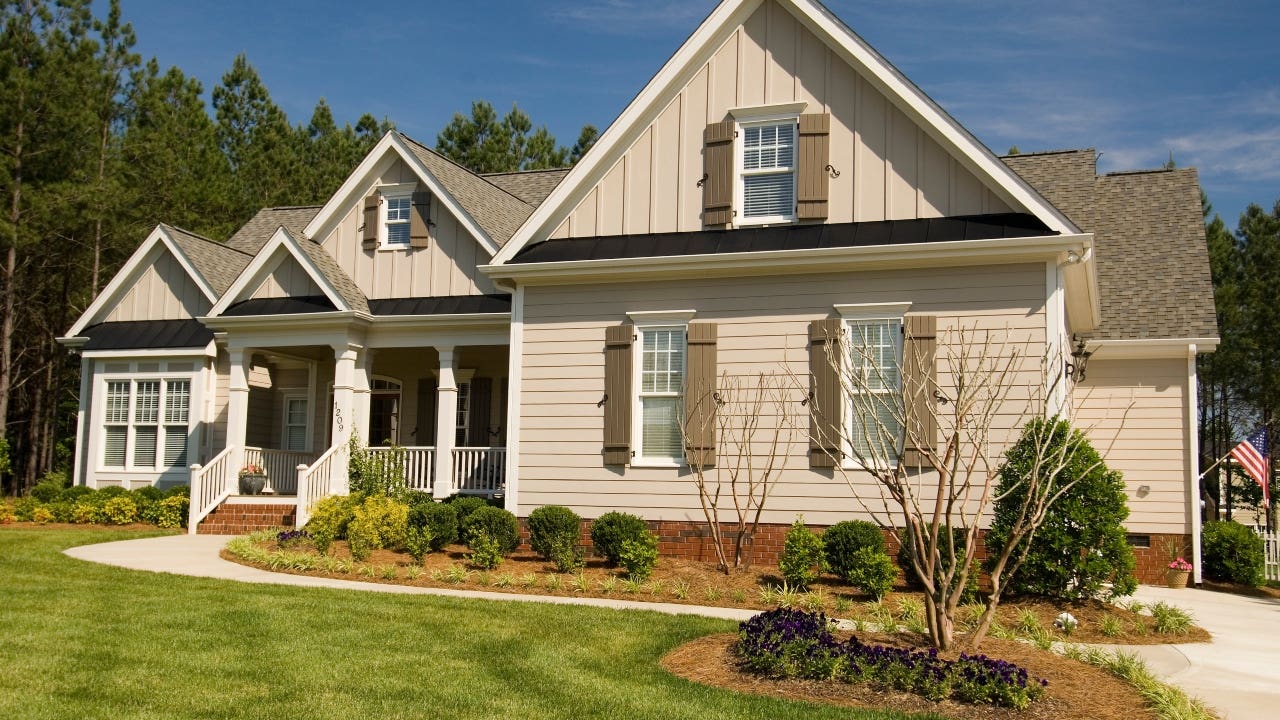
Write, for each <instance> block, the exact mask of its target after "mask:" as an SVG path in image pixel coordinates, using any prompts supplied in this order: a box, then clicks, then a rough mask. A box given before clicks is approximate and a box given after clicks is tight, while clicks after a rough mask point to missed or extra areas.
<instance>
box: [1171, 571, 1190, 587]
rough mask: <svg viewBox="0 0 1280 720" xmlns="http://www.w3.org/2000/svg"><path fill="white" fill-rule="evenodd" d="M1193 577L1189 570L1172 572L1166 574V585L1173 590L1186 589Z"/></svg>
mask: <svg viewBox="0 0 1280 720" xmlns="http://www.w3.org/2000/svg"><path fill="white" fill-rule="evenodd" d="M1190 577H1191V572H1190V571H1189V570H1170V571H1169V572H1168V573H1166V574H1165V576H1164V580H1165V584H1166V585H1168V586H1169V587H1171V588H1184V587H1186V586H1187V579H1188V578H1190Z"/></svg>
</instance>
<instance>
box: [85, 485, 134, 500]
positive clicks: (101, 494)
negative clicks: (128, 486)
mask: <svg viewBox="0 0 1280 720" xmlns="http://www.w3.org/2000/svg"><path fill="white" fill-rule="evenodd" d="M128 494H129V491H128V490H125V489H124V488H122V487H120V486H119V485H108V486H106V487H104V488H98V491H97V492H96V493H94V494H93V496H92V498H93V500H94V502H98V503H104V502H106V501H107V500H110V499H111V498H114V497H122V496H125V495H128Z"/></svg>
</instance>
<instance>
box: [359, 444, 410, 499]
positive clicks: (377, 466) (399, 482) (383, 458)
mask: <svg viewBox="0 0 1280 720" xmlns="http://www.w3.org/2000/svg"><path fill="white" fill-rule="evenodd" d="M349 449H350V455H349V456H348V459H347V483H348V487H350V488H351V494H352V495H356V496H359V497H371V496H374V495H385V496H387V497H389V498H392V499H395V500H400V499H403V498H404V496H405V494H406V493H407V492H408V491H409V487H408V485H406V484H405V473H404V448H401V447H398V446H392V448H391V451H390V452H377V453H372V452H369V450H368V449H367V448H365V447H364V446H362V445H361V444H360V439H359V438H357V437H356V436H355V435H352V436H351V441H350V445H349Z"/></svg>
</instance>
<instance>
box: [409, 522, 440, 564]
mask: <svg viewBox="0 0 1280 720" xmlns="http://www.w3.org/2000/svg"><path fill="white" fill-rule="evenodd" d="M434 539H435V538H434V536H433V535H432V534H431V528H430V527H429V526H425V525H414V524H413V523H412V522H410V524H409V528H408V529H407V530H406V531H405V536H404V549H405V552H407V553H409V556H410V557H412V558H413V561H414V562H416V563H417V564H419V565H421V564H422V559H423V558H424V557H426V556H427V554H428V553H430V552H431V551H432V549H433V547H432V545H433V540H434Z"/></svg>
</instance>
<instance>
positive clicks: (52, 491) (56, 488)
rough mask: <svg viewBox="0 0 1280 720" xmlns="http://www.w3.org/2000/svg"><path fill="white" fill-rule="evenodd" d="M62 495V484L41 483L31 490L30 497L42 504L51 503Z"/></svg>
mask: <svg viewBox="0 0 1280 720" xmlns="http://www.w3.org/2000/svg"><path fill="white" fill-rule="evenodd" d="M61 494H62V485H61V484H60V483H51V482H39V483H36V486H35V487H33V488H31V492H30V497H32V498H34V499H35V500H36V501H38V502H41V503H51V502H53V501H55V500H57V499H58V496H60V495H61Z"/></svg>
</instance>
